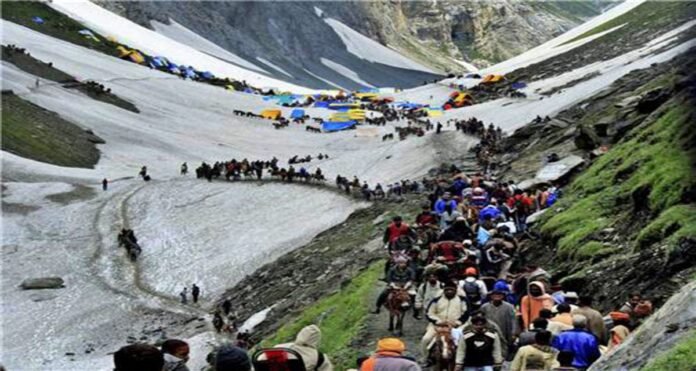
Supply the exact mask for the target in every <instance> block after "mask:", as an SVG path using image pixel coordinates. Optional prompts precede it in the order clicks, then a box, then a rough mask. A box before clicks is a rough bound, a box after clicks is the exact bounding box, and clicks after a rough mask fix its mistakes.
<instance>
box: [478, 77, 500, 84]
mask: <svg viewBox="0 0 696 371" xmlns="http://www.w3.org/2000/svg"><path fill="white" fill-rule="evenodd" d="M503 80H505V76H503V75H486V76H484V77H483V79H482V80H481V83H482V84H494V83H496V82H500V81H503Z"/></svg>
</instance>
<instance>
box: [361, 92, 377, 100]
mask: <svg viewBox="0 0 696 371" xmlns="http://www.w3.org/2000/svg"><path fill="white" fill-rule="evenodd" d="M378 96H379V94H377V93H356V94H355V97H356V98H358V99H360V100H363V99H374V98H377V97H378Z"/></svg>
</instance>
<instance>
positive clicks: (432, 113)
mask: <svg viewBox="0 0 696 371" xmlns="http://www.w3.org/2000/svg"><path fill="white" fill-rule="evenodd" d="M440 116H442V110H439V109H429V110H428V117H440Z"/></svg>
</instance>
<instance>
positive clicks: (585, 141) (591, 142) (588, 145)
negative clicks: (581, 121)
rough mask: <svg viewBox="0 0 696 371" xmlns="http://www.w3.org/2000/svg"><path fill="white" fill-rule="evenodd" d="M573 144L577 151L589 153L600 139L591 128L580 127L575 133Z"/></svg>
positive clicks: (597, 144)
mask: <svg viewBox="0 0 696 371" xmlns="http://www.w3.org/2000/svg"><path fill="white" fill-rule="evenodd" d="M574 142H575V146H576V147H577V148H578V149H581V150H583V151H591V150H593V149H595V148H597V147H598V146H599V144H600V139H599V136H598V135H597V133H595V131H594V130H593V129H592V128H589V127H587V126H582V127H580V128H579V129H578V131H577V132H576V133H575V138H574Z"/></svg>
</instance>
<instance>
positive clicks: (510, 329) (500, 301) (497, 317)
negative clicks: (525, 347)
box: [481, 290, 516, 358]
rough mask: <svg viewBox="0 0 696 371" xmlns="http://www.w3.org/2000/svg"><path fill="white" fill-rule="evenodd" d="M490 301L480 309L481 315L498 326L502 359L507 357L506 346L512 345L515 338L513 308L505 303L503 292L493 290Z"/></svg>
mask: <svg viewBox="0 0 696 371" xmlns="http://www.w3.org/2000/svg"><path fill="white" fill-rule="evenodd" d="M490 298H491V301H490V302H488V303H486V304H484V305H483V306H482V307H481V313H483V314H484V315H485V316H486V318H487V319H488V320H489V321H490V322H493V323H495V324H496V325H498V327H499V328H500V331H501V333H502V336H501V338H500V345H501V347H502V353H503V358H506V357H507V354H508V346H509V345H510V344H512V339H513V337H514V336H515V331H516V330H515V319H516V317H515V307H514V306H513V305H512V304H510V303H508V302H506V301H505V292H504V291H501V290H493V292H491V294H490Z"/></svg>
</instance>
